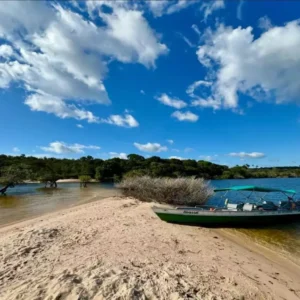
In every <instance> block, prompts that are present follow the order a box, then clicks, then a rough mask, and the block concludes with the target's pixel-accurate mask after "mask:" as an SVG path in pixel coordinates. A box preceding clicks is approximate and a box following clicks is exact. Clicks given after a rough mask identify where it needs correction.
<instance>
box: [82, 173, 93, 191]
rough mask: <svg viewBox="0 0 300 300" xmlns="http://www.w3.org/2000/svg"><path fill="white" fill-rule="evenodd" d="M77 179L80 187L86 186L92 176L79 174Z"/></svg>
mask: <svg viewBox="0 0 300 300" xmlns="http://www.w3.org/2000/svg"><path fill="white" fill-rule="evenodd" d="M79 180H80V187H84V188H86V187H87V184H88V182H90V181H91V180H92V177H91V176H89V175H81V176H79Z"/></svg>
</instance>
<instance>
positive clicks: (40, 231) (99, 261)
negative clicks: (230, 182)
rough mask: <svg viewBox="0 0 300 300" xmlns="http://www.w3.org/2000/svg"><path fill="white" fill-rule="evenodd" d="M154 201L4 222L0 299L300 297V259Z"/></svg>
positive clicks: (117, 202) (118, 202)
mask: <svg viewBox="0 0 300 300" xmlns="http://www.w3.org/2000/svg"><path fill="white" fill-rule="evenodd" d="M151 205H152V204H151V203H140V202H138V201H136V200H135V199H130V198H119V197H113V198H107V199H104V200H100V201H97V202H92V203H88V204H84V205H81V206H77V207H73V208H71V209H66V210H62V211H59V212H55V213H52V214H48V215H44V216H42V217H38V218H35V219H32V220H29V221H25V222H20V223H17V224H14V225H11V226H6V227H4V228H1V229H0V243H1V245H2V247H1V250H0V298H1V299H16V298H17V297H18V299H50V296H52V299H174V300H175V299H289V300H290V299H299V297H300V280H299V278H300V271H299V268H298V267H297V266H293V267H291V263H289V262H288V261H286V263H285V262H284V261H278V260H276V259H274V257H275V256H273V255H272V257H271V254H270V255H269V254H266V253H261V252H259V253H257V251H256V250H254V249H246V248H244V247H243V240H240V239H238V240H235V241H233V240H230V239H228V238H227V237H225V236H223V233H222V232H220V231H218V230H210V229H206V228H201V227H190V226H180V225H174V224H168V223H165V222H162V221H160V220H159V219H158V218H157V217H156V216H155V215H154V214H153V212H152V210H151V209H150V208H151ZM255 249H256V248H255ZM258 251H259V250H258Z"/></svg>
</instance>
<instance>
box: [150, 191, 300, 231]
mask: <svg viewBox="0 0 300 300" xmlns="http://www.w3.org/2000/svg"><path fill="white" fill-rule="evenodd" d="M232 191H234V192H239V193H241V194H243V195H241V198H240V199H244V201H240V202H238V203H230V201H229V199H227V198H226V196H227V194H228V192H232ZM214 192H225V194H224V196H223V197H225V198H226V199H225V201H224V205H223V206H196V207H176V208H167V207H156V206H154V207H153V208H152V209H153V211H154V212H155V213H156V215H157V216H158V217H159V218H160V219H161V220H164V221H167V222H171V223H180V224H192V225H200V226H207V227H232V226H237V227H249V226H261V225H274V224H278V223H287V222H294V221H298V220H299V221H300V201H295V200H294V196H295V194H296V191H294V190H282V189H273V188H265V187H258V186H234V187H230V188H221V189H215V190H214ZM245 193H247V194H246V195H245ZM269 193H280V194H281V199H280V201H278V200H277V201H276V202H275V201H274V202H275V203H276V204H275V203H274V202H273V201H266V200H265V196H266V195H267V194H269ZM254 194H255V195H256V196H254ZM258 194H259V195H258ZM253 196H254V197H253Z"/></svg>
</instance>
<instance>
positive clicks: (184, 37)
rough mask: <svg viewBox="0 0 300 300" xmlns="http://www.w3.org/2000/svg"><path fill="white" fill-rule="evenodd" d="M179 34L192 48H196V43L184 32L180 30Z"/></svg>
mask: <svg viewBox="0 0 300 300" xmlns="http://www.w3.org/2000/svg"><path fill="white" fill-rule="evenodd" d="M178 35H179V36H180V37H181V38H182V39H183V40H184V41H185V42H186V43H187V45H188V46H189V47H190V48H195V47H196V45H194V44H193V43H192V42H191V41H190V40H189V39H188V38H187V37H186V36H184V35H183V34H182V33H180V32H178Z"/></svg>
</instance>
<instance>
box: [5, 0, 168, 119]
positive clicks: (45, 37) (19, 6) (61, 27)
mask: <svg viewBox="0 0 300 300" xmlns="http://www.w3.org/2000/svg"><path fill="white" fill-rule="evenodd" d="M103 4H105V3H104V2H97V5H98V6H101V5H103ZM72 9H73V7H72V6H70V7H68V8H64V7H62V6H61V5H60V4H58V3H54V2H51V3H46V1H29V2H26V5H24V3H23V2H18V1H8V2H7V3H6V4H5V5H2V6H1V7H0V37H1V38H2V39H3V40H6V41H8V43H9V45H2V46H1V47H0V56H1V57H4V58H5V60H4V61H1V62H0V87H1V88H9V87H10V84H12V83H14V82H17V83H19V85H20V86H21V87H24V88H25V89H26V90H27V91H28V92H29V93H30V95H29V96H28V97H27V99H26V101H25V103H26V104H27V105H29V106H30V108H31V109H32V110H36V111H46V112H48V113H52V114H55V115H56V116H58V117H60V118H75V119H78V120H87V121H89V122H95V121H97V117H96V116H94V115H93V113H92V112H88V111H86V110H84V109H83V108H82V107H80V108H79V106H78V105H76V106H75V104H72V103H71V104H70V101H77V102H80V105H81V106H82V105H84V104H88V103H96V104H110V99H109V96H108V95H107V92H106V89H105V86H104V84H103V80H104V78H105V77H106V74H107V73H108V66H109V64H108V62H109V61H112V60H116V61H119V62H122V63H140V64H143V65H144V66H146V67H147V68H149V67H155V61H156V59H157V58H158V57H159V56H160V55H163V54H166V53H167V52H168V49H167V47H166V45H164V44H162V43H160V41H159V38H158V36H157V35H156V33H155V32H154V31H153V30H152V29H151V27H150V26H149V24H148V23H147V21H146V19H145V18H144V17H143V14H142V12H141V11H137V10H134V9H133V8H126V6H124V5H123V6H113V12H112V13H111V14H109V13H107V14H106V13H103V12H101V13H100V14H97V16H96V18H95V22H93V21H88V20H86V19H85V17H84V14H83V15H80V14H78V13H76V12H74V11H72ZM77 11H78V10H77ZM28 16H30V17H28ZM99 24H101V25H99ZM15 49H17V50H15ZM50 103H53V105H54V108H51V107H50V106H51V104H50Z"/></svg>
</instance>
